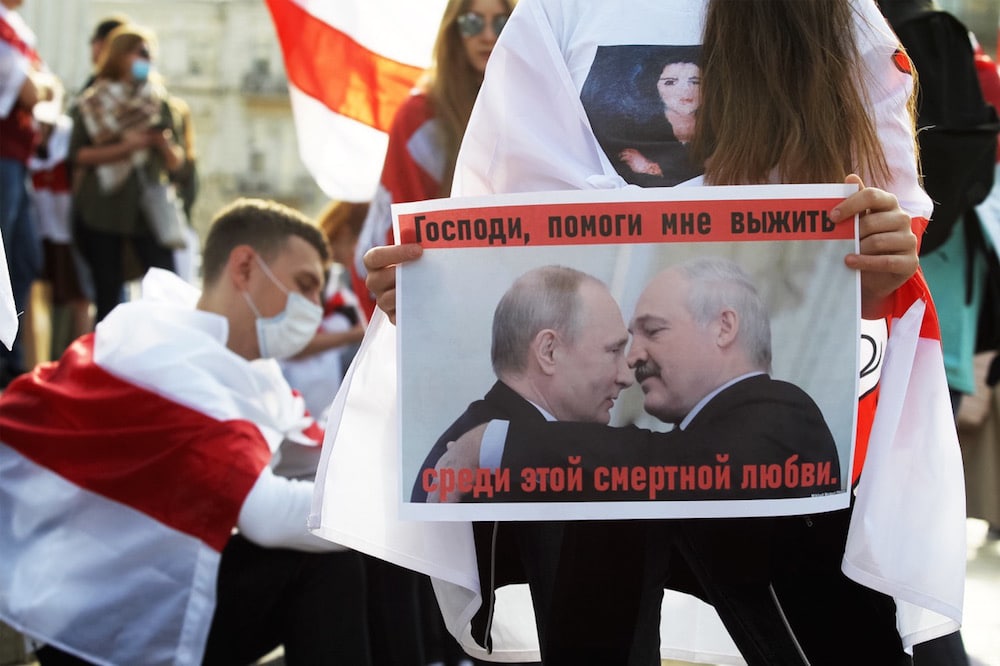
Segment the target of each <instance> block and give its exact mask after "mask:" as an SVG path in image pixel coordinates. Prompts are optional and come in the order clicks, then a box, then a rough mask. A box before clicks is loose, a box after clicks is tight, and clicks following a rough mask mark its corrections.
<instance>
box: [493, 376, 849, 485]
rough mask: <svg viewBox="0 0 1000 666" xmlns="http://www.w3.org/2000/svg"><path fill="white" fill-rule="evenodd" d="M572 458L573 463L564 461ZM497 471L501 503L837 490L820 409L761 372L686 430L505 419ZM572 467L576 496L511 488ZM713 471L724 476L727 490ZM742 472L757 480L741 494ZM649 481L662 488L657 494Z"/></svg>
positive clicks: (835, 460) (718, 399) (835, 459)
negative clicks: (526, 475)
mask: <svg viewBox="0 0 1000 666" xmlns="http://www.w3.org/2000/svg"><path fill="white" fill-rule="evenodd" d="M570 457H574V458H575V457H579V458H580V459H581V460H580V464H579V465H572V464H568V460H569V458H570ZM501 464H502V465H503V466H504V467H510V468H511V473H510V477H511V492H510V494H509V497H508V496H504V497H499V498H497V499H499V500H501V501H503V500H513V501H567V500H643V499H645V500H649V499H660V500H685V499H764V498H771V499H773V498H789V497H809V496H812V495H815V494H819V493H827V492H836V491H839V490H842V489H843V487H844V484H843V482H842V480H841V478H840V463H839V456H838V453H837V447H836V445H835V443H834V440H833V435H832V434H831V433H830V429H829V427H828V426H827V425H826V422H825V421H824V420H823V414H822V412H820V410H819V407H817V406H816V403H814V402H813V400H812V399H811V398H810V397H809V396H808V395H807V394H806V393H805V392H804V391H803V390H802V389H800V388H798V387H797V386H795V385H793V384H789V383H787V382H782V381H777V380H773V379H771V378H770V377H768V376H767V375H756V376H754V377H750V378H747V379H744V380H742V381H740V382H738V383H736V384H734V385H732V386H730V387H728V388H726V389H725V390H723V391H721V392H720V393H719V394H718V395H716V396H715V397H714V398H713V399H712V400H711V401H709V402H708V404H706V405H705V406H704V407H703V409H702V410H701V411H700V412H699V413H698V414H697V415H696V416H695V418H694V419H693V420H692V421H691V423H689V424H688V426H687V427H686V428H685V429H684V430H683V431H682V430H679V429H676V428H675V429H674V430H672V431H670V432H666V433H658V432H650V431H648V430H642V429H639V428H635V427H626V428H609V427H606V426H598V425H594V424H586V423H541V424H539V423H537V422H536V423H529V422H518V421H511V423H510V428H509V430H508V433H507V443H506V446H505V449H504V454H503V458H502V462H501ZM574 466H579V467H581V468H582V470H583V475H582V481H583V483H582V488H581V489H580V490H579V491H577V492H573V493H569V492H539V491H537V490H535V491H532V492H528V491H526V490H525V489H524V488H522V487H520V484H519V483H517V482H516V481H515V480H517V479H520V478H521V473H520V472H521V470H522V469H524V468H546V467H548V468H550V469H555V468H562V469H567V468H572V467H574ZM623 466H628V467H630V468H631V469H630V470H629V474H628V475H627V477H626V478H625V479H624V484H621V483H619V485H624V486H625V487H623V488H620V489H614V490H613V489H608V488H607V486H608V485H610V484H609V483H608V482H610V480H611V470H613V469H614V468H621V467H623ZM637 468H638V469H641V468H646V470H645V471H643V472H635V470H636V469H637ZM655 468H659V470H660V471H655ZM717 468H719V469H723V468H728V469H729V471H730V472H729V473H730V478H729V482H728V483H723V482H721V481H720V480H719V478H718V477H717V476H716V474H717V472H716V469H717ZM691 470H694V471H693V472H692V471H691ZM745 470H746V471H747V472H748V473H750V474H751V477H748V478H751V479H753V481H754V482H753V483H748V484H746V487H743V486H744V485H745V484H744V471H745ZM595 473H596V474H597V476H596V477H595ZM654 478H655V479H657V480H658V484H657V485H659V484H662V485H661V486H660V487H659V488H658V489H657V490H655V491H654V490H651V488H652V487H653V485H654V484H653V481H654ZM621 480H622V479H621V478H619V481H621ZM549 487H551V483H550V484H549ZM602 488H604V489H603V490H602Z"/></svg>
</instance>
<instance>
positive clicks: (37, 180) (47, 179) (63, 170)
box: [31, 162, 70, 194]
mask: <svg viewBox="0 0 1000 666" xmlns="http://www.w3.org/2000/svg"><path fill="white" fill-rule="evenodd" d="M31 183H32V185H34V186H35V190H36V191H38V192H40V191H42V190H46V191H49V192H55V193H57V194H58V193H64V192H69V185H70V183H69V165H68V164H67V163H66V162H59V163H58V164H56V165H55V166H54V167H52V168H51V169H46V170H45V171H35V172H34V173H32V174H31Z"/></svg>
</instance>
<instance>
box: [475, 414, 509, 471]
mask: <svg viewBox="0 0 1000 666" xmlns="http://www.w3.org/2000/svg"><path fill="white" fill-rule="evenodd" d="M509 427H510V421H500V420H497V419H494V420H492V421H490V422H489V424H487V426H486V430H485V431H483V441H482V442H481V443H480V444H479V466H480V467H482V468H483V469H497V468H499V467H500V461H501V460H503V450H504V445H505V444H506V443H507V429H508V428H509Z"/></svg>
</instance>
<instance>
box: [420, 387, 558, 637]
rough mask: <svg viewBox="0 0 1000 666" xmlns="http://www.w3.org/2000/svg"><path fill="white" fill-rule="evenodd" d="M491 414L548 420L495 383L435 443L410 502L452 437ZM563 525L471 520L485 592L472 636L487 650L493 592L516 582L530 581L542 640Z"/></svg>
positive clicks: (521, 419) (423, 495) (423, 496)
mask: <svg viewBox="0 0 1000 666" xmlns="http://www.w3.org/2000/svg"><path fill="white" fill-rule="evenodd" d="M492 419H506V420H510V421H517V422H518V423H545V417H544V416H542V414H541V412H539V411H538V409H537V408H536V407H535V406H534V405H532V404H531V403H530V402H528V401H527V400H525V399H524V398H522V397H521V396H520V395H518V394H517V393H515V392H514V390H513V389H511V388H510V387H509V386H507V385H506V384H504V383H503V382H500V381H498V382H496V383H495V384H494V385H493V387H492V388H491V389H490V390H489V392H487V393H486V395H485V396H484V397H483V399H482V400H477V401H475V402H473V403H472V404H470V405H469V407H468V408H467V409H466V410H465V412H463V413H462V415H461V416H459V417H458V419H456V420H455V422H454V423H452V424H451V425H450V426H449V427H448V429H447V430H445V431H444V434H443V435H441V437H440V438H439V439H438V440H437V442H435V443H434V447H433V448H432V449H431V451H430V453H428V454H427V458H426V459H425V460H424V463H423V465H422V466H421V470H420V474H419V475H418V476H417V479H416V480H415V482H414V484H413V491H412V493H411V495H410V501H411V502H424V501H426V500H427V491H425V490H424V489H423V487H422V485H421V478H422V477H423V472H424V470H426V469H433V468H434V464H435V463H436V462H437V460H438V458H440V457H441V456H442V455H443V454H444V452H445V451H446V449H447V444H448V442H450V441H452V440H455V439H458V438H459V437H460V436H461V435H462V434H464V433H465V432H468V431H469V430H471V429H472V428H474V427H476V426H477V425H481V424H483V423H486V422H487V421H490V420H492ZM562 529H563V524H562V523H558V522H547V521H533V522H523V523H522V522H504V523H499V522H496V523H492V522H490V523H484V522H479V523H473V524H472V530H473V536H474V538H475V544H476V563H477V567H478V569H479V581H480V588H481V589H482V593H483V605H482V606H481V607H480V608H479V610H478V611H477V612H476V615H475V616H474V617H473V618H472V637H473V638H474V639H475V640H476V642H478V643H479V644H480V645H482V646H483V647H485V648H487V649H490V648H491V646H492V641H491V639H490V635H489V634H490V622H489V618H491V617H492V609H493V603H494V594H493V593H494V591H495V590H496V589H497V588H498V587H502V586H504V585H509V584H513V583H528V585H529V586H530V588H531V596H532V603H533V604H534V606H535V611H536V613H535V615H536V621H537V622H538V624H539V639H540V640H544V630H545V624H546V621H547V620H546V618H547V616H548V607H549V603H550V600H551V597H552V589H553V584H554V581H555V578H556V576H555V572H556V569H557V568H558V562H559V553H560V547H561V543H562Z"/></svg>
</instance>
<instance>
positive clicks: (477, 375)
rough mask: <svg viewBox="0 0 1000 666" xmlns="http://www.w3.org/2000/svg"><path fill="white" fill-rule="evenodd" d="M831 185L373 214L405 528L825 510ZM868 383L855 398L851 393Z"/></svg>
mask: <svg viewBox="0 0 1000 666" xmlns="http://www.w3.org/2000/svg"><path fill="white" fill-rule="evenodd" d="M850 193H851V188H850V187H849V186H845V185H781V186H746V187H714V188H646V189H639V188H625V189H620V190H612V191H609V190H604V191H591V192H581V191H577V192H551V193H543V194H539V193H533V194H530V195H509V196H503V197H489V198H482V199H477V198H456V199H441V200H435V201H426V202H419V203H414V204H403V205H396V206H393V213H394V218H395V219H394V222H395V224H396V225H397V232H398V234H399V236H400V238H402V239H403V240H404V241H416V242H419V243H420V244H421V245H422V246H423V247H424V254H423V257H422V258H421V259H420V260H418V261H416V262H412V263H410V264H406V265H404V266H402V267H401V269H400V273H399V282H398V293H397V306H398V310H397V325H398V348H397V357H398V359H399V361H398V372H399V374H398V390H399V406H400V408H399V422H398V429H399V442H400V451H399V455H400V469H401V471H402V473H401V487H400V488H399V493H400V495H399V497H400V512H399V515H400V517H401V518H403V519H413V520H441V521H451V520H544V519H559V520H565V519H612V518H652V517H721V516H762V515H784V514H798V513H813V512H820V511H827V510H832V509H836V508H843V507H846V506H847V505H848V503H849V493H850V488H851V480H852V468H853V465H854V445H855V427H856V422H857V418H858V417H857V408H858V398H859V395H862V394H864V392H865V391H866V390H868V389H867V388H866V386H870V385H873V384H874V375H875V373H874V372H873V370H874V369H875V368H876V367H877V366H878V363H879V360H880V354H881V350H882V344H883V343H884V332H880V331H861V330H860V326H861V325H860V323H859V322H860V296H859V293H860V292H859V283H858V276H857V273H856V272H855V271H852V270H850V269H848V268H847V267H846V266H845V265H844V260H843V259H844V256H846V255H847V254H849V253H852V252H856V248H857V240H856V238H857V230H856V222H853V221H851V220H848V221H845V222H842V223H839V224H835V223H833V222H832V221H831V220H830V219H829V217H828V213H829V211H831V210H832V209H833V208H834V206H835V205H836V204H838V203H839V202H840V201H842V200H843V199H844V198H845V197H846V196H848V195H849V194H850ZM866 378H867V379H866Z"/></svg>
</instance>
